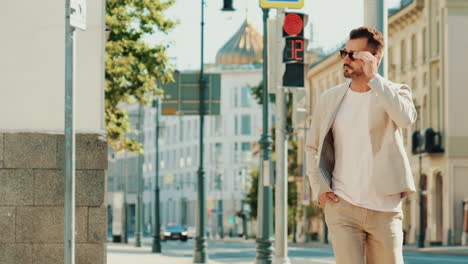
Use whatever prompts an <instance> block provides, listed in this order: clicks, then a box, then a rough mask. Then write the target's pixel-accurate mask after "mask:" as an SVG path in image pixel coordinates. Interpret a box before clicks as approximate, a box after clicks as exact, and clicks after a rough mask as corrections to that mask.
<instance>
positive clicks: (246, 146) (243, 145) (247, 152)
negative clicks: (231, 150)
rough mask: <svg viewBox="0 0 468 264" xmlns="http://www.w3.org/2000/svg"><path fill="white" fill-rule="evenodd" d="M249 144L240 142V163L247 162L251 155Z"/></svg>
mask: <svg viewBox="0 0 468 264" xmlns="http://www.w3.org/2000/svg"><path fill="white" fill-rule="evenodd" d="M250 149H251V144H250V142H242V143H241V150H242V161H243V162H247V161H249V160H250V158H251V155H252V153H251V152H250Z"/></svg>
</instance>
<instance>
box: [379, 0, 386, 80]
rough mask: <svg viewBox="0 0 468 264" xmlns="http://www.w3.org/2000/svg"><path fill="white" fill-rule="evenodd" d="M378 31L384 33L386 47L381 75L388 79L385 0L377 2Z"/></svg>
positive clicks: (380, 68) (381, 63) (380, 67)
mask: <svg viewBox="0 0 468 264" xmlns="http://www.w3.org/2000/svg"><path fill="white" fill-rule="evenodd" d="M376 12H377V17H378V20H377V29H378V30H379V31H380V32H381V33H382V35H383V38H384V41H385V42H386V45H385V46H384V53H383V55H384V56H383V57H382V60H381V62H380V66H379V74H380V75H382V76H383V77H384V78H386V77H387V68H388V62H387V52H388V44H387V43H388V33H387V32H388V11H387V4H386V3H385V0H377V11H376Z"/></svg>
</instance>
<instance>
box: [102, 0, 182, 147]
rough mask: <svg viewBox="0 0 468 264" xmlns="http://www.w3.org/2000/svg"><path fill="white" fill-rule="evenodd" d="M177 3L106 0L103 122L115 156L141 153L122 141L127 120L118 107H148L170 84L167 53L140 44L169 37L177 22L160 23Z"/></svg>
mask: <svg viewBox="0 0 468 264" xmlns="http://www.w3.org/2000/svg"><path fill="white" fill-rule="evenodd" d="M174 2H175V0H166V1H163V0H107V1H106V25H107V26H108V27H109V28H110V36H109V39H108V41H107V43H106V62H105V78H106V88H105V121H106V130H107V134H108V140H109V143H110V145H111V146H112V147H113V149H114V151H116V152H118V151H120V150H124V149H125V150H128V151H140V152H141V151H142V149H141V144H140V143H138V142H137V141H135V140H132V139H129V138H127V137H126V133H127V132H129V131H130V124H129V116H128V113H127V111H126V110H125V109H123V108H122V107H121V104H122V103H134V102H137V103H139V104H143V105H145V104H149V103H151V101H152V97H154V96H161V95H162V90H161V89H159V88H158V86H157V84H158V83H161V84H166V83H168V82H171V81H172V80H173V79H172V69H171V68H170V67H169V62H168V56H167V53H166V47H165V46H164V45H163V44H157V45H149V44H148V43H146V42H145V41H144V40H143V38H144V37H145V36H148V35H151V34H155V33H165V34H167V33H168V32H169V30H171V29H172V28H174V27H175V25H176V21H172V20H170V19H168V18H166V17H164V12H165V11H166V10H167V9H168V8H169V7H170V6H172V5H173V4H174Z"/></svg>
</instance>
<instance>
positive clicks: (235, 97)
mask: <svg viewBox="0 0 468 264" xmlns="http://www.w3.org/2000/svg"><path fill="white" fill-rule="evenodd" d="M238 106H239V89H238V88H237V87H236V88H234V107H238Z"/></svg>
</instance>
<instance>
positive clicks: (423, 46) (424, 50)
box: [422, 28, 427, 61]
mask: <svg viewBox="0 0 468 264" xmlns="http://www.w3.org/2000/svg"><path fill="white" fill-rule="evenodd" d="M422 34H423V35H422V37H423V42H422V48H423V55H422V56H423V60H424V61H426V60H427V36H426V34H427V31H426V28H424V29H423V31H422Z"/></svg>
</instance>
